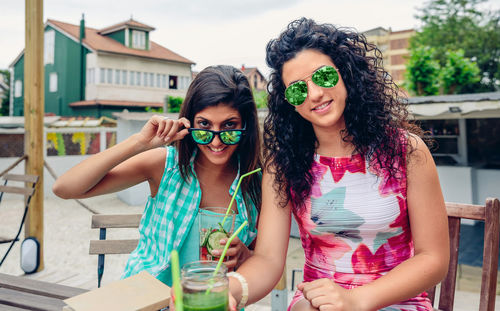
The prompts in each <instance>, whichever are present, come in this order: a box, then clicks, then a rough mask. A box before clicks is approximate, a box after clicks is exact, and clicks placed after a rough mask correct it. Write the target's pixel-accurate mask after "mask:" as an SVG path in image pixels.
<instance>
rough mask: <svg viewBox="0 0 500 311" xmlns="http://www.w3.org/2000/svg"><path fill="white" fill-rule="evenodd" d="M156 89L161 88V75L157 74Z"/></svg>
mask: <svg viewBox="0 0 500 311" xmlns="http://www.w3.org/2000/svg"><path fill="white" fill-rule="evenodd" d="M156 87H161V74H159V73H157V74H156Z"/></svg>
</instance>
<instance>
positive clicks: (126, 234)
mask: <svg viewBox="0 0 500 311" xmlns="http://www.w3.org/2000/svg"><path fill="white" fill-rule="evenodd" d="M84 202H85V203H86V204H87V205H88V206H90V207H91V208H93V209H95V210H96V211H98V212H99V213H104V214H111V213H115V214H121V213H140V212H142V210H143V206H129V205H127V204H125V203H123V202H122V201H120V200H119V199H117V198H116V196H115V195H105V196H101V197H97V198H92V199H86V200H84ZM21 214H22V202H21V201H17V200H12V199H7V200H4V201H2V202H1V204H0V236H12V235H13V234H14V233H15V231H16V229H17V226H18V221H20V217H21ZM90 219H91V213H90V212H89V211H88V210H86V209H84V208H83V207H81V206H80V205H79V204H78V203H76V202H75V201H74V200H62V199H57V198H47V199H46V200H45V220H44V226H45V240H44V241H45V248H44V250H45V254H44V259H45V269H44V270H43V271H42V272H39V273H36V274H33V275H30V276H27V277H31V278H35V279H41V280H45V281H49V282H54V283H60V284H65V285H71V286H77V287H81V288H87V289H94V288H96V287H97V272H96V270H97V256H91V255H89V254H88V248H89V240H90V239H98V236H99V232H98V230H96V229H90ZM472 229H474V230H479V231H480V229H481V228H479V229H477V228H471V230H472ZM112 234H114V235H116V236H120V237H122V238H134V237H137V236H138V234H137V230H133V229H118V232H115V233H109V234H108V236H109V237H112ZM21 240H22V239H21ZM477 244H479V245H481V244H480V243H479V242H477V241H476V242H474V241H472V240H466V241H465V243H463V245H474V247H477ZM19 245H20V244H19V243H16V246H15V247H14V248H13V250H12V251H11V254H10V255H9V257H8V258H7V260H6V261H5V263H4V264H3V265H2V267H0V272H1V273H8V274H13V275H22V274H23V271H22V270H21V269H20V267H19V260H20V259H19ZM6 249H7V246H6V245H5V244H0V256H3V253H4V252H5V250H6ZM465 251H468V250H465ZM470 254H472V255H469V256H472V257H474V254H476V255H477V254H478V252H477V251H471V252H470ZM479 254H481V252H479ZM474 258H475V257H474ZM126 259H127V255H112V256H107V257H106V269H105V271H104V277H103V284H106V283H109V282H112V281H115V280H117V279H119V277H120V275H121V272H122V271H123V268H124V265H125V262H126ZM467 260H468V259H467V257H466V259H465V260H464V262H467ZM303 263H304V253H303V251H302V247H301V244H300V241H299V240H298V239H296V238H291V239H290V244H289V249H288V257H287V283H288V284H287V288H288V289H290V288H291V280H292V277H291V275H292V269H300V268H302V265H303ZM458 274H459V276H458V285H457V290H458V292H457V294H456V299H455V310H457V311H471V310H477V309H478V306H479V287H480V278H481V269H480V268H479V267H474V266H471V265H465V264H462V265H460V269H459V272H458ZM296 278H298V279H299V280H300V278H301V275H300V273H297V274H296ZM497 288H500V287H497ZM497 293H500V289H498V290H497ZM291 296H292V292H291V291H290V292H289V293H288V299H291ZM497 297H498V296H497ZM270 301H271V299H270V295H268V296H267V297H265V298H264V299H262V300H261V301H260V302H258V303H257V304H256V305H254V306H251V307H248V308H246V310H248V311H254V310H255V311H257V310H260V311H268V310H271V307H270V305H271V303H270ZM497 307H498V310H500V299H497ZM273 311H274V310H273ZM277 311H280V310H279V309H277Z"/></svg>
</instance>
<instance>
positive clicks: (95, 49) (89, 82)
mask: <svg viewBox="0 0 500 311" xmlns="http://www.w3.org/2000/svg"><path fill="white" fill-rule="evenodd" d="M153 30H154V28H153V27H151V26H148V25H146V24H143V23H140V22H138V21H135V20H133V19H130V20H128V21H125V22H122V23H119V24H116V25H113V26H110V27H106V28H104V29H94V28H90V27H85V22H84V20H83V19H82V20H81V22H80V25H79V26H78V25H73V24H68V23H64V22H61V21H56V20H51V19H49V20H47V22H46V23H45V36H44V64H45V112H47V113H55V114H57V115H61V116H93V117H101V116H111V113H112V112H116V111H122V110H123V109H125V108H126V109H128V110H129V111H144V110H145V107H152V108H160V107H163V106H164V103H165V98H166V96H176V97H178V96H179V97H184V96H185V95H186V90H187V88H188V86H189V83H190V82H191V79H192V78H191V77H192V72H191V66H192V65H193V64H194V62H193V61H191V60H189V59H187V58H185V57H183V56H181V55H179V54H177V53H175V52H173V51H171V50H169V49H167V48H165V47H163V46H161V45H159V44H157V43H155V42H153V41H151V40H150V35H149V34H150V32H151V31H153ZM10 67H11V70H12V77H11V81H13V92H12V93H13V106H12V108H11V111H10V114H11V115H15V116H20V115H23V113H24V111H23V110H24V104H23V102H24V96H23V93H24V87H23V85H24V79H23V76H24V51H23V52H21V54H20V55H19V56H18V57H17V58H16V59H15V60H14V61H13V62H12V64H11V65H10Z"/></svg>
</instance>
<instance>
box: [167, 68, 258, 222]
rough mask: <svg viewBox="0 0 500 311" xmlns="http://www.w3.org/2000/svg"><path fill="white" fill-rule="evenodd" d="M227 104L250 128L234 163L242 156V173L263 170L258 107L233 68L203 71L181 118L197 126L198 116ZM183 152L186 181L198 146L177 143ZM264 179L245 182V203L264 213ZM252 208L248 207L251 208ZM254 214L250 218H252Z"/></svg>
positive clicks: (244, 79)
mask: <svg viewBox="0 0 500 311" xmlns="http://www.w3.org/2000/svg"><path fill="white" fill-rule="evenodd" d="M219 104H226V105H229V106H230V107H232V108H234V109H236V110H238V112H239V113H240V115H241V118H242V120H243V124H244V126H245V128H246V131H245V135H244V136H243V138H242V139H241V141H240V143H239V144H238V148H237V149H236V152H235V153H234V155H233V160H236V157H237V156H239V159H240V172H242V173H247V172H250V171H252V170H254V169H257V168H259V167H261V166H262V165H261V143H260V133H259V121H258V117H257V107H256V105H255V101H254V98H253V95H252V89H251V88H250V84H249V82H248V79H247V77H246V76H245V75H244V74H243V72H241V70H239V69H236V68H235V67H233V66H228V65H218V66H210V67H207V68H205V69H203V70H202V71H201V72H200V73H198V74H197V75H196V77H195V78H194V80H193V82H192V83H191V85H190V86H189V88H188V91H187V93H186V98H185V100H184V102H183V103H182V106H181V111H180V113H179V118H182V117H185V118H186V119H188V120H189V122H191V124H194V116H195V115H196V114H197V113H198V112H200V111H202V110H203V109H205V108H207V107H213V106H217V105H219ZM175 146H176V148H177V150H178V152H179V168H180V172H181V176H182V178H183V179H184V180H188V179H189V178H190V175H191V167H190V159H191V156H192V155H193V152H194V151H195V150H196V149H197V148H198V145H197V144H196V143H195V142H194V141H193V140H192V139H190V137H187V138H186V139H182V140H180V141H177V142H176V145H175ZM260 187H261V179H260V177H259V176H258V174H252V175H250V176H248V177H247V178H245V179H243V181H242V183H241V191H242V194H243V198H244V200H245V201H246V202H247V203H248V200H251V201H252V202H253V203H254V205H255V206H256V207H257V209H258V210H260V202H261V195H260ZM248 208H249V206H248V204H247V209H248ZM250 215H251V214H250V213H248V216H249V217H250Z"/></svg>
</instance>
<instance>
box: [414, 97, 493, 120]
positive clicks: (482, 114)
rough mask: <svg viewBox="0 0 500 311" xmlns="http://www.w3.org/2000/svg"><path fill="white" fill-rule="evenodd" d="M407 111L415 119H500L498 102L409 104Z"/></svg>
mask: <svg viewBox="0 0 500 311" xmlns="http://www.w3.org/2000/svg"><path fill="white" fill-rule="evenodd" d="M408 110H409V112H410V113H411V114H413V115H414V116H415V117H416V118H417V119H475V118H500V101H497V100H495V101H477V102H474V101H465V102H443V103H428V104H426V103H423V104H410V105H408Z"/></svg>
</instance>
